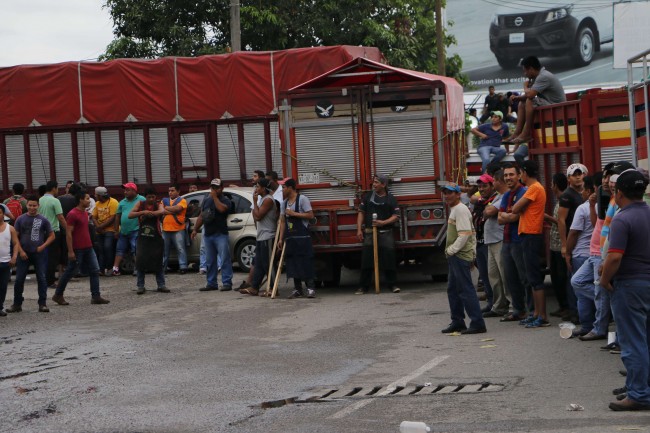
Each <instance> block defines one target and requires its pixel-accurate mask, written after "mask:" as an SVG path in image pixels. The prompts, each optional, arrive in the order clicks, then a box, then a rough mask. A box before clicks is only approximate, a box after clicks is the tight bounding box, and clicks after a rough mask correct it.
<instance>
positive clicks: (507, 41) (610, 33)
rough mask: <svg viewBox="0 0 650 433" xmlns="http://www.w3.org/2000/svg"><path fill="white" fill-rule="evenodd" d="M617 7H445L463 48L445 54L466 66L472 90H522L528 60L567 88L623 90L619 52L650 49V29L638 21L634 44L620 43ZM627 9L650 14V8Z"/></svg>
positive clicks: (495, 2) (641, 4)
mask: <svg viewBox="0 0 650 433" xmlns="http://www.w3.org/2000/svg"><path fill="white" fill-rule="evenodd" d="M615 3H621V2H619V1H612V0H573V1H571V0H539V1H529V0H510V1H508V2H502V1H499V0H448V1H447V5H446V10H445V12H446V16H447V19H448V20H450V21H453V22H454V25H453V27H451V28H450V30H449V31H450V33H451V34H453V35H454V36H455V37H456V39H457V41H458V44H457V45H456V46H452V47H450V48H449V50H448V51H449V54H458V55H460V57H461V58H462V59H463V73H464V74H466V75H467V76H468V77H469V79H470V85H471V87H470V88H469V89H472V90H479V91H480V90H484V89H487V87H488V86H490V85H493V86H495V87H496V88H497V90H520V89H521V88H522V82H523V77H522V72H521V68H520V67H519V66H518V63H519V60H520V59H521V58H522V57H525V56H529V55H534V56H537V57H539V59H540V61H541V63H542V65H543V66H545V67H546V68H547V69H548V70H549V71H551V72H553V73H554V74H555V75H556V76H557V77H558V78H559V79H560V81H561V82H562V84H563V85H564V86H565V87H569V86H572V87H583V88H588V87H597V86H612V85H619V84H620V85H623V84H625V83H626V82H627V73H626V71H625V69H615V68H614V63H613V60H614V56H613V54H614V51H615V50H614V45H615V44H616V43H618V44H621V45H623V47H617V48H620V51H625V52H627V51H628V50H631V51H636V52H640V51H643V50H645V49H648V48H650V21H648V20H637V21H636V28H635V32H634V35H635V38H621V40H615V35H616V34H617V32H616V31H615V30H616V29H617V28H618V26H619V23H617V22H616V21H615V19H614V10H615V8H614V4H615ZM625 3H638V4H636V5H635V7H636V8H639V10H643V11H650V1H648V0H632V1H626V2H625ZM618 34H620V32H618ZM632 42H633V44H634V45H633V46H631V47H628V45H630V44H631V43H632ZM616 51H617V52H618V51H619V50H618V49H617V50H616ZM469 89H468V90H469Z"/></svg>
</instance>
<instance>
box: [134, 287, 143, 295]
mask: <svg viewBox="0 0 650 433" xmlns="http://www.w3.org/2000/svg"><path fill="white" fill-rule="evenodd" d="M144 292H145V288H144V287H138V291H137V292H135V293H137V294H138V295H144Z"/></svg>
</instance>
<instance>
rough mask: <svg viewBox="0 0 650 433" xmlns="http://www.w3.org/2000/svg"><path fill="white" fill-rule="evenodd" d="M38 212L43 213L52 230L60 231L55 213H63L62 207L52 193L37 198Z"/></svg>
mask: <svg viewBox="0 0 650 433" xmlns="http://www.w3.org/2000/svg"><path fill="white" fill-rule="evenodd" d="M38 213H40V214H41V215H43V216H44V217H45V218H47V220H48V221H49V222H50V225H51V226H52V230H54V231H55V232H58V231H61V225H60V224H59V219H58V218H57V217H56V216H57V215H63V208H62V207H61V202H60V201H59V199H58V198H56V197H54V196H53V195H52V194H45V195H44V196H43V197H41V198H40V199H39V200H38Z"/></svg>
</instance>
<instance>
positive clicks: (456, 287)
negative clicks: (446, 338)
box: [447, 256, 485, 329]
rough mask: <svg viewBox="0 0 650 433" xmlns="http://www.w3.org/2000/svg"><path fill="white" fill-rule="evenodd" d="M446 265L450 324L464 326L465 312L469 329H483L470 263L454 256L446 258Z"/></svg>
mask: <svg viewBox="0 0 650 433" xmlns="http://www.w3.org/2000/svg"><path fill="white" fill-rule="evenodd" d="M447 263H448V264H449V279H448V282H447V298H448V299H449V309H450V310H451V322H452V323H453V324H454V325H459V326H460V325H463V326H464V325H465V312H467V316H469V320H470V322H469V327H470V328H472V329H483V328H485V321H484V320H483V315H482V314H481V305H480V304H479V301H478V296H477V295H476V289H475V288H474V284H472V274H471V272H470V267H471V263H470V262H468V261H466V260H463V259H459V258H458V257H456V256H449V257H447Z"/></svg>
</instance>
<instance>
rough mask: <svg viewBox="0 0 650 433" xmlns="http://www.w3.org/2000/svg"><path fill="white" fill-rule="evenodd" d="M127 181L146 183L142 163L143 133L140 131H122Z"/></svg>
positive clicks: (145, 172) (144, 168) (144, 167)
mask: <svg viewBox="0 0 650 433" xmlns="http://www.w3.org/2000/svg"><path fill="white" fill-rule="evenodd" d="M124 146H125V150H126V173H127V179H128V180H129V181H133V182H135V183H148V179H147V168H146V165H145V161H144V132H143V131H142V129H127V130H125V131H124Z"/></svg>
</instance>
